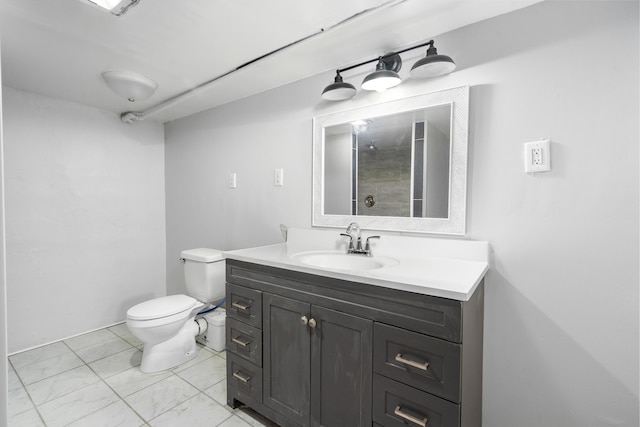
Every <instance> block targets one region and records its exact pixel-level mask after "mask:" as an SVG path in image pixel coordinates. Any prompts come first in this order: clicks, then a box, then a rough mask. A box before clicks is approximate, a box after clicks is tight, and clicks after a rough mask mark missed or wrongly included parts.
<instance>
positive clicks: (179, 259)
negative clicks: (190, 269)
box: [178, 258, 187, 264]
mask: <svg viewBox="0 0 640 427" xmlns="http://www.w3.org/2000/svg"><path fill="white" fill-rule="evenodd" d="M178 261H180V262H181V263H183V264H184V263H185V262H187V260H186V259H184V258H178Z"/></svg>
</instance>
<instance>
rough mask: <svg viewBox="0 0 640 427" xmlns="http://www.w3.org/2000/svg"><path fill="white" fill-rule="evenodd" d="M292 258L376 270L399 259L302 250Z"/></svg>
mask: <svg viewBox="0 0 640 427" xmlns="http://www.w3.org/2000/svg"><path fill="white" fill-rule="evenodd" d="M292 258H294V259H296V260H298V261H300V262H301V263H303V264H307V265H312V266H314V267H321V268H331V269H335V270H375V269H377V268H382V267H387V266H389V265H394V264H397V263H398V261H396V260H394V259H392V258H386V257H376V256H373V257H369V256H366V255H354V254H345V253H342V252H330V251H327V252H302V253H299V254H295V255H293V256H292Z"/></svg>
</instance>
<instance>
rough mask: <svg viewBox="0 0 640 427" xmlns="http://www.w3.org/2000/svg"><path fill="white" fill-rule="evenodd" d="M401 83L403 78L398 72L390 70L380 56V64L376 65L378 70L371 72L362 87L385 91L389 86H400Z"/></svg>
mask: <svg viewBox="0 0 640 427" xmlns="http://www.w3.org/2000/svg"><path fill="white" fill-rule="evenodd" d="M400 83H402V79H401V78H400V76H399V75H398V73H396V72H395V71H393V70H388V69H387V68H386V65H385V62H384V61H383V60H382V58H380V60H379V61H378V65H376V71H374V72H373V73H371V74H369V75H368V76H367V77H365V78H364V80H363V81H362V89H364V90H375V91H377V92H384V91H385V90H387V89H389V88H392V87H394V86H398V85H399V84H400Z"/></svg>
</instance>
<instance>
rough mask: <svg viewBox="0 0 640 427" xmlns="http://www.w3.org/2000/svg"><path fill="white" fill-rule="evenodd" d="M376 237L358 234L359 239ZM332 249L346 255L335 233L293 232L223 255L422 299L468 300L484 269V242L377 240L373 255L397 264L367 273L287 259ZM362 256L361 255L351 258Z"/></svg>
mask: <svg viewBox="0 0 640 427" xmlns="http://www.w3.org/2000/svg"><path fill="white" fill-rule="evenodd" d="M374 234H376V235H377V234H378V233H369V232H367V231H364V232H363V239H364V238H366V237H367V236H371V235H374ZM320 250H334V251H342V250H344V252H345V253H346V239H343V238H340V236H339V231H335V230H319V229H293V228H290V229H289V232H288V239H287V242H286V243H281V244H277V245H270V246H261V247H256V248H249V249H240V250H235V251H228V252H224V253H223V256H224V257H225V258H228V259H234V260H238V261H245V262H251V263H255V264H262V265H266V266H270V267H277V268H283V269H288V270H293V271H299V272H303V273H309V274H315V275H320V276H327V277H332V278H336V279H342V280H349V281H353V282H360V283H366V284H369V285H373V286H382V287H386V288H392V289H398V290H402V291H408V292H414V293H418V294H424V295H432V296H437V297H444V298H450V299H454V300H458V301H468V300H469V298H470V297H471V295H473V292H474V291H475V290H476V288H477V287H478V285H479V284H480V282H481V281H482V278H483V277H484V275H485V274H486V272H487V271H488V269H489V244H488V243H487V242H479V241H469V240H454V239H451V240H449V239H434V238H426V237H414V236H393V235H389V236H384V235H383V236H382V237H381V238H380V239H379V240H375V241H374V240H372V252H373V254H374V257H375V256H384V257H389V258H394V259H396V260H397V261H398V262H397V263H394V264H393V265H389V266H385V267H383V268H378V269H371V270H338V269H331V268H321V267H315V266H312V265H308V264H304V263H302V262H301V261H300V260H299V258H297V257H293V256H292V255H295V254H299V253H301V252H308V251H320ZM352 256H356V257H357V256H363V255H352Z"/></svg>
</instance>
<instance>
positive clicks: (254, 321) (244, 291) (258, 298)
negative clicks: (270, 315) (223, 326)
mask: <svg viewBox="0 0 640 427" xmlns="http://www.w3.org/2000/svg"><path fill="white" fill-rule="evenodd" d="M227 317H228V318H229V317H230V318H232V319H236V320H239V321H241V322H244V323H248V324H250V325H251V326H255V327H256V328H259V329H262V292H260V291H257V290H255V289H249V288H245V287H243V286H237V285H233V284H231V283H227Z"/></svg>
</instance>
